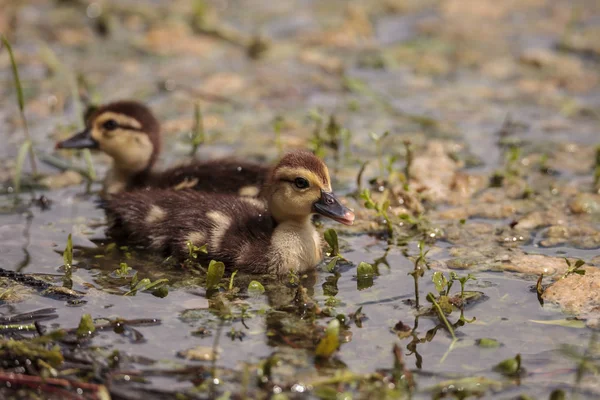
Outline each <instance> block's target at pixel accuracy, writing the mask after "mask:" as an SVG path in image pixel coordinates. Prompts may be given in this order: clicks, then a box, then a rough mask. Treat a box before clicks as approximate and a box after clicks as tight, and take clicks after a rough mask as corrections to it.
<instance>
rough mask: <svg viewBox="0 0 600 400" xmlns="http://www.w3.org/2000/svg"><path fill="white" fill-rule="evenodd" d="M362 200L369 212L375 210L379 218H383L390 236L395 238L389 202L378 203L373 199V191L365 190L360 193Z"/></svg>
mask: <svg viewBox="0 0 600 400" xmlns="http://www.w3.org/2000/svg"><path fill="white" fill-rule="evenodd" d="M360 198H361V199H363V200H364V201H365V203H364V205H365V208H367V209H369V210H375V212H376V213H377V216H379V217H381V218H383V220H384V221H385V226H386V229H387V233H388V235H389V236H390V237H391V236H394V225H393V224H392V220H391V219H390V217H389V215H388V211H387V210H388V208H389V207H390V202H389V200H383V201H382V202H381V203H376V202H375V201H373V199H372V198H371V191H370V190H369V189H364V190H363V191H362V192H360Z"/></svg>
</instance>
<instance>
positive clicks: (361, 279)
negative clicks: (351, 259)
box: [356, 262, 375, 290]
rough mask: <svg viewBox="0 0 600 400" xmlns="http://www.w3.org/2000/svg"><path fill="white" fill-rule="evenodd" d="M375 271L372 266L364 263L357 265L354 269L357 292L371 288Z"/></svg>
mask: <svg viewBox="0 0 600 400" xmlns="http://www.w3.org/2000/svg"><path fill="white" fill-rule="evenodd" d="M374 274H375V271H374V269H373V266H372V265H371V264H369V263H366V262H361V263H360V264H358V267H357V269H356V281H357V288H358V290H364V289H368V288H370V287H371V286H373V275H374Z"/></svg>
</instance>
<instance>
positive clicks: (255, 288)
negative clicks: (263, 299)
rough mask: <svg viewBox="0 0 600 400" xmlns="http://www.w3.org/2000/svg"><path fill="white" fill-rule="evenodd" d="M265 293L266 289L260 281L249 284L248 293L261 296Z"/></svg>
mask: <svg viewBox="0 0 600 400" xmlns="http://www.w3.org/2000/svg"><path fill="white" fill-rule="evenodd" d="M264 292H265V287H264V286H263V285H262V283H260V282H259V281H251V282H250V283H249V284H248V293H249V294H252V295H255V296H256V295H261V294H263V293H264Z"/></svg>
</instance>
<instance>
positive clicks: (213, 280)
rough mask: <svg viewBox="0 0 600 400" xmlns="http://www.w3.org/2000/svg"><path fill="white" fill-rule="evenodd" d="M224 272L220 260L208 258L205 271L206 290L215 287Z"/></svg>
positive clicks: (223, 266) (223, 265)
mask: <svg viewBox="0 0 600 400" xmlns="http://www.w3.org/2000/svg"><path fill="white" fill-rule="evenodd" d="M224 274H225V264H223V263H222V262H221V261H215V260H210V263H209V264H208V271H207V273H206V290H215V289H217V288H218V286H219V284H220V283H221V279H223V275H224Z"/></svg>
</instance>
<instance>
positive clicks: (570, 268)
mask: <svg viewBox="0 0 600 400" xmlns="http://www.w3.org/2000/svg"><path fill="white" fill-rule="evenodd" d="M565 262H566V263H567V270H566V271H565V273H564V274H563V276H562V279H564V278H566V277H567V276H569V275H573V274H577V275H585V270H584V269H581V267H583V266H584V265H585V261H583V260H577V261H575V264H571V261H569V259H568V258H565Z"/></svg>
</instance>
